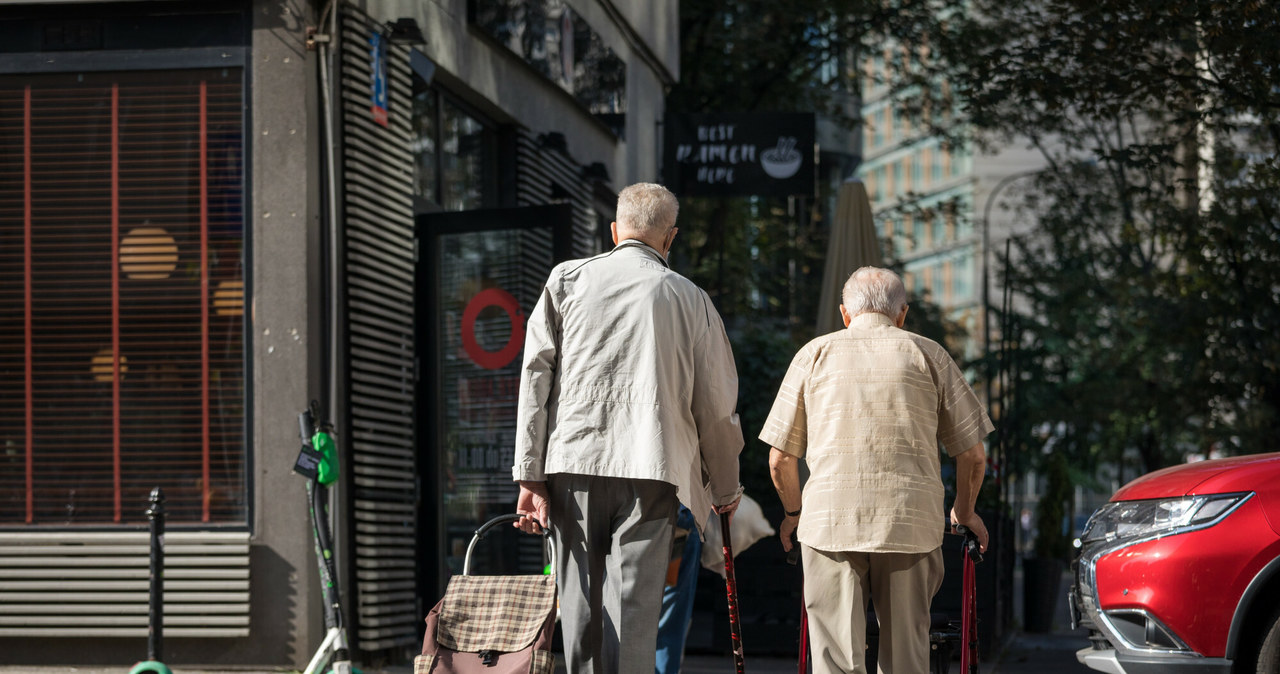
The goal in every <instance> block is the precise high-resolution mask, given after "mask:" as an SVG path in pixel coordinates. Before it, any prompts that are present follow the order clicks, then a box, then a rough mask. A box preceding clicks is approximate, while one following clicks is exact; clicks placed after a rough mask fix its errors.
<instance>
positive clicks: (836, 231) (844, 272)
mask: <svg viewBox="0 0 1280 674" xmlns="http://www.w3.org/2000/svg"><path fill="white" fill-rule="evenodd" d="M866 266H873V267H882V266H884V259H883V258H882V257H881V255H880V240H879V239H877V238H876V226H875V221H874V220H873V218H872V216H871V200H870V199H868V198H867V188H866V186H865V185H863V184H862V181H861V180H857V179H856V178H855V179H853V180H847V181H845V182H844V184H842V185H840V192H839V194H838V195H837V196H836V212H835V216H834V217H833V218H832V219H831V240H830V241H829V242H828V244H827V263H826V266H825V267H824V268H823V270H822V296H821V299H820V301H819V304H818V334H819V335H825V334H827V333H828V332H833V331H835V330H839V329H840V328H843V327H844V322H843V321H841V320H840V309H839V305H840V292H841V290H843V289H844V282H845V281H847V280H849V275H850V274H852V273H853V272H854V271H856V270H857V269H858V268H859V267H866Z"/></svg>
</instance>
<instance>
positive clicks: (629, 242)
mask: <svg viewBox="0 0 1280 674" xmlns="http://www.w3.org/2000/svg"><path fill="white" fill-rule="evenodd" d="M623 248H637V249H639V250H642V251H644V252H646V253H649V254H650V255H652V256H653V257H654V258H656V259H657V260H658V261H659V262H661V263H662V266H664V267H666V268H668V269H670V268H671V265H670V264H668V263H667V258H665V257H663V255H662V253H659V252H658V249H656V248H654V247H653V246H650V245H649V244H647V243H645V242H643V241H641V240H640V239H624V240H623V241H622V242H621V243H619V244H618V245H617V247H615V248H614V250H615V251H617V250H622V249H623Z"/></svg>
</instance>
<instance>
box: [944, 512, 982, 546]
mask: <svg viewBox="0 0 1280 674" xmlns="http://www.w3.org/2000/svg"><path fill="white" fill-rule="evenodd" d="M957 524H963V525H964V526H966V527H968V528H969V531H972V532H973V535H975V536H977V537H978V549H979V550H980V551H982V552H986V551H987V541H988V539H989V536H988V534H987V525H986V524H985V523H984V522H983V521H982V518H981V517H978V513H970V514H969V516H968V517H965V518H960V517H958V516H957V515H956V509H955V508H952V509H951V533H953V534H954V533H958V532H957V531H956V528H955V527H956V525H957Z"/></svg>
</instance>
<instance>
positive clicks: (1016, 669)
mask: <svg viewBox="0 0 1280 674" xmlns="http://www.w3.org/2000/svg"><path fill="white" fill-rule="evenodd" d="M1088 643H1089V642H1088V639H1087V638H1086V634H1085V632H1084V631H1083V630H1078V631H1074V632H1072V631H1066V630H1058V631H1054V632H1051V633H1048V634H1028V633H1022V632H1018V633H1015V634H1014V635H1013V637H1012V638H1011V639H1009V642H1008V644H1007V645H1006V646H1005V648H1004V649H1003V651H1002V652H1001V653H1000V655H999V656H997V657H995V658H993V662H982V663H979V670H980V671H981V674H1084V673H1086V672H1091V671H1092V670H1090V669H1088V668H1087V667H1085V666H1084V665H1082V664H1080V663H1079V662H1076V651H1077V650H1079V649H1081V648H1084V647H1085V646H1087V645H1088ZM958 658H959V656H958V655H957V657H956V659H953V660H952V661H951V668H950V670H949V671H950V673H951V674H963V673H962V672H960V660H959V659H958ZM557 664H558V665H560V666H558V667H557V668H556V671H557V672H564V667H563V665H562V664H560V661H559V659H557ZM744 664H745V667H744V669H745V670H746V671H747V672H749V673H750V674H794V673H795V672H796V661H795V659H794V658H780V657H772V656H771V657H752V656H751V653H750V652H748V653H747V654H746V660H745V663H744ZM131 668H132V664H130V665H129V666H124V667H23V666H13V665H0V674H128V672H129V670H130V669H131ZM296 671H297V670H288V669H253V668H241V669H203V668H201V669H191V668H187V667H174V668H173V674H284V673H287V672H296ZM363 671H364V674H412V672H413V667H412V666H406V665H400V666H395V667H387V668H385V669H365V670H363ZM733 671H734V667H733V656H731V655H729V654H725V655H722V656H720V655H689V656H686V657H685V662H684V668H683V672H684V674H732V672H733Z"/></svg>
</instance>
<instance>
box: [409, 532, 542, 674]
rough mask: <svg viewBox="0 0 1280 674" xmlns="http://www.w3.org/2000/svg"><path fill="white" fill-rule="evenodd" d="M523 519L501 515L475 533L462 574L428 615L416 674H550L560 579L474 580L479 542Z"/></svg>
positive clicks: (494, 578) (415, 670) (414, 670)
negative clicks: (504, 525) (473, 557)
mask: <svg viewBox="0 0 1280 674" xmlns="http://www.w3.org/2000/svg"><path fill="white" fill-rule="evenodd" d="M518 517H519V516H518V515H500V516H498V517H495V518H493V519H491V520H489V521H488V522H485V523H484V525H482V526H481V527H480V528H479V529H477V530H476V533H475V536H473V537H472V539H471V545H470V546H468V547H467V555H466V558H465V561H464V562H463V568H462V574H461V575H457V576H454V577H452V578H450V579H449V586H448V588H447V589H446V590H445V593H444V597H443V598H442V599H441V600H440V602H439V603H437V604H436V605H435V607H434V608H432V609H431V612H430V613H428V614H427V633H426V636H425V637H423V640H422V654H421V655H419V656H417V657H415V658H414V660H413V672H414V674H551V672H552V669H553V668H554V665H555V659H554V657H553V656H552V654H551V639H552V636H553V635H554V634H555V628H556V614H557V609H556V582H555V576H554V575H527V576H473V575H470V570H471V553H472V551H473V550H474V549H475V546H476V543H478V542H479V541H480V539H482V538H484V535H485V534H486V533H488V531H489V530H490V529H492V528H493V527H495V526H497V525H499V524H502V523H504V522H512V521H514V520H516V519H517V518H518Z"/></svg>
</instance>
